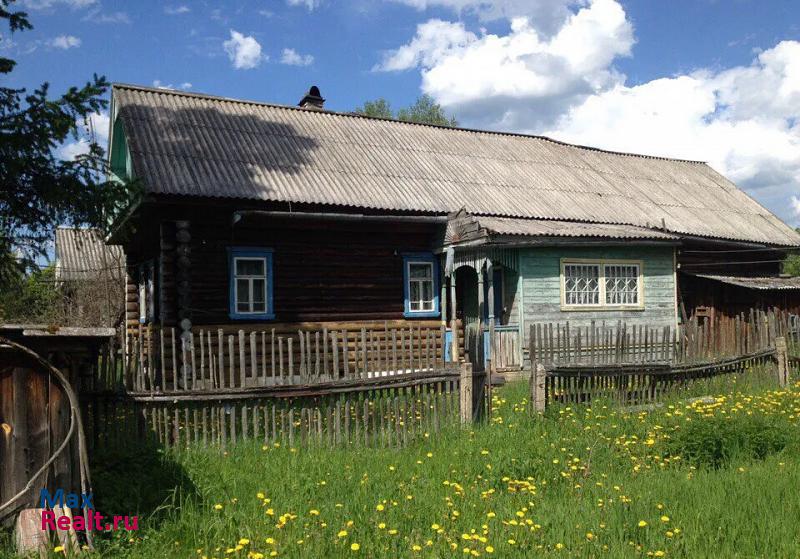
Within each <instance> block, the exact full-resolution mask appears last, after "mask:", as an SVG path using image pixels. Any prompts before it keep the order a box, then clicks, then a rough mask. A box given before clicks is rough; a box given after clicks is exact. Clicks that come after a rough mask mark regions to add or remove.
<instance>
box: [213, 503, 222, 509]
mask: <svg viewBox="0 0 800 559" xmlns="http://www.w3.org/2000/svg"><path fill="white" fill-rule="evenodd" d="M214 510H222V505H220V504H219V503H217V504H216V505H214Z"/></svg>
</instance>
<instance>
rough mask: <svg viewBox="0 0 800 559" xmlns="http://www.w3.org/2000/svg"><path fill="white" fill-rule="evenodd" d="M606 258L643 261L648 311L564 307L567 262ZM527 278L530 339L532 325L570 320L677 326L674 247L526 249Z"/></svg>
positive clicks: (526, 311) (523, 263)
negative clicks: (563, 273)
mask: <svg viewBox="0 0 800 559" xmlns="http://www.w3.org/2000/svg"><path fill="white" fill-rule="evenodd" d="M562 258H598V259H600V258H605V259H621V260H640V261H642V263H643V270H642V273H643V275H644V296H643V298H644V309H642V310H590V311H584V310H570V311H564V310H562V309H561V284H560V273H561V259H562ZM519 263H520V264H519V265H520V274H521V275H522V297H521V301H522V317H523V324H522V330H523V332H524V336H525V339H526V344H527V338H528V331H529V328H530V325H531V324H534V323H537V322H564V321H567V320H569V321H570V324H575V325H580V326H585V325H586V326H588V325H589V324H590V322H591V321H592V320H595V321H596V322H595V323H596V324H598V325H599V323H600V322H601V321H603V320H605V321H607V322H609V321H611V322H616V321H617V320H624V321H626V322H627V323H628V324H637V325H638V324H642V325H644V324H647V325H649V326H657V327H662V326H673V327H674V326H675V309H676V306H675V305H676V301H675V276H674V274H673V248H672V247H641V246H631V247H597V248H591V247H585V248H572V247H547V248H530V249H522V250H520V255H519Z"/></svg>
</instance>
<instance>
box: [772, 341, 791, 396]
mask: <svg viewBox="0 0 800 559" xmlns="http://www.w3.org/2000/svg"><path fill="white" fill-rule="evenodd" d="M775 353H776V357H777V361H778V385H779V386H780V387H781V388H784V387H786V386H787V385H788V384H789V356H788V349H787V347H786V338H784V337H783V336H780V337H778V338H775Z"/></svg>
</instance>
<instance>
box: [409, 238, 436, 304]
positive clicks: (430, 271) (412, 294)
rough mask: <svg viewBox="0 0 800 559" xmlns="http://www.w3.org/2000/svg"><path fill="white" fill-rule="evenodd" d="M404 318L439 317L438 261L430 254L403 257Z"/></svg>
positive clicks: (410, 254) (421, 253) (411, 254)
mask: <svg viewBox="0 0 800 559" xmlns="http://www.w3.org/2000/svg"><path fill="white" fill-rule="evenodd" d="M403 298H404V300H405V309H404V312H403V316H405V317H406V318H433V317H437V316H439V260H438V259H437V258H436V257H435V256H434V255H433V254H431V253H430V252H415V253H408V254H404V255H403Z"/></svg>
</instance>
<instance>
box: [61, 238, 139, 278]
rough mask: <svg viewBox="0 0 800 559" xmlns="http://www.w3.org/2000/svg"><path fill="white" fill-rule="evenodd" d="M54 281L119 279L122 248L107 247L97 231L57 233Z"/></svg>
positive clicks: (123, 263) (122, 263) (121, 270)
mask: <svg viewBox="0 0 800 559" xmlns="http://www.w3.org/2000/svg"><path fill="white" fill-rule="evenodd" d="M55 248H56V278H57V279H59V280H63V281H73V280H88V279H98V278H103V277H107V278H109V279H118V278H122V277H123V276H122V274H123V269H124V265H125V255H124V254H123V252H122V247H121V246H114V245H107V244H106V243H105V241H104V240H103V236H102V234H101V233H100V231H99V230H97V229H81V228H77V227H59V228H58V229H56V247H55Z"/></svg>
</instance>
